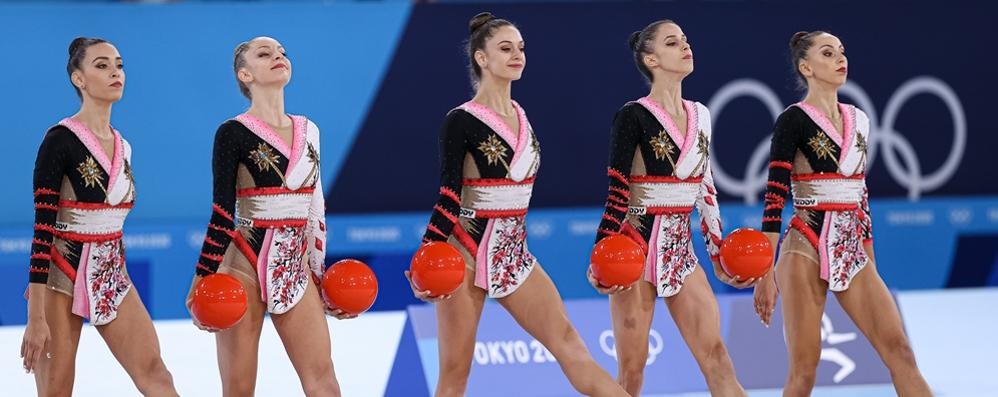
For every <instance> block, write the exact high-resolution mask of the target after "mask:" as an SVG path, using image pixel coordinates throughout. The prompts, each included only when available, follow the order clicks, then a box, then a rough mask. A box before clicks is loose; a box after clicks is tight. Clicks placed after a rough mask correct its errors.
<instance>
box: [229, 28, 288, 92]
mask: <svg viewBox="0 0 998 397" xmlns="http://www.w3.org/2000/svg"><path fill="white" fill-rule="evenodd" d="M243 58H244V60H245V64H244V66H243V67H241V68H240V69H239V70H238V71H237V72H236V77H237V78H238V79H239V81H242V82H243V84H246V86H247V87H249V88H250V91H253V90H254V89H260V88H263V87H271V88H278V89H280V88H284V86H285V85H287V84H288V82H289V81H291V60H290V59H288V57H287V55H286V53H285V51H284V46H282V45H281V43H280V42H278V41H277V40H274V39H272V38H270V37H257V38H255V39H253V40H250V43H249V48H247V49H246V52H245V53H243Z"/></svg>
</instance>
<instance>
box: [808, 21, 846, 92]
mask: <svg viewBox="0 0 998 397" xmlns="http://www.w3.org/2000/svg"><path fill="white" fill-rule="evenodd" d="M797 67H798V68H799V70H800V72H801V74H803V75H804V78H805V79H807V83H808V85H812V84H814V83H821V84H827V85H831V86H835V87H839V86H841V85H843V84H845V83H846V77H847V76H848V74H849V60H848V59H847V58H846V48H845V46H843V45H842V42H841V41H839V38H838V37H835V36H833V35H830V34H828V33H822V34H820V35H818V36H816V37H815V38H814V44H812V45H811V48H808V49H807V55H806V56H805V57H804V59H802V60H801V61H800V63H799V64H798V65H797Z"/></svg>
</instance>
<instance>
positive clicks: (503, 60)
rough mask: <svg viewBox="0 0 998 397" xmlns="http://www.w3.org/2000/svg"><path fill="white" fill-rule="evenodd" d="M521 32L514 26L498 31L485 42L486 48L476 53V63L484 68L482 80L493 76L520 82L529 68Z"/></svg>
mask: <svg viewBox="0 0 998 397" xmlns="http://www.w3.org/2000/svg"><path fill="white" fill-rule="evenodd" d="M524 50H525V47H524V44H523V37H522V36H520V30H519V29H517V28H516V27H514V26H512V25H506V26H502V27H499V28H498V29H496V31H495V33H494V34H493V35H492V37H490V38H489V39H488V40H486V41H485V48H484V49H481V50H478V51H475V62H477V63H478V66H479V67H481V68H482V78H483V79H484V78H485V77H486V76H488V75H492V77H494V78H499V79H501V80H510V81H513V80H519V79H520V76H522V75H523V69H524V68H525V67H526V66H527V53H526V52H524Z"/></svg>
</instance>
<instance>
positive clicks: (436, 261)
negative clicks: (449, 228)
mask: <svg viewBox="0 0 998 397" xmlns="http://www.w3.org/2000/svg"><path fill="white" fill-rule="evenodd" d="M464 268H465V263H464V257H462V256H461V253H460V252H458V251H457V248H454V246H452V245H450V244H448V243H445V242H442V241H434V242H431V243H429V244H426V245H424V246H422V247H420V248H419V250H417V251H416V254H415V255H413V256H412V263H410V265H409V271H410V276H411V277H412V283H413V284H415V285H416V288H418V289H420V290H423V291H429V292H430V295H431V296H440V295H450V294H452V293H454V291H457V289H458V288H460V287H461V284H462V283H464Z"/></svg>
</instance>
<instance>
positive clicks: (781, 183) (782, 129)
mask: <svg viewBox="0 0 998 397" xmlns="http://www.w3.org/2000/svg"><path fill="white" fill-rule="evenodd" d="M791 111H793V109H791V110H788V111H786V112H783V114H781V115H780V117H779V118H778V119H777V120H776V126H775V128H774V129H773V139H772V143H771V146H770V149H769V179H768V182H766V195H765V204H766V207H765V209H764V210H763V213H762V231H764V232H771V233H779V232H780V231H781V229H782V228H783V207H784V206H785V205H786V201H787V197H788V196H789V195H790V173H791V171H792V170H793V161H794V155H795V154H796V153H797V147H798V142H797V141H798V140H799V136H800V133H799V130H800V128H798V125H797V123H796V122H794V120H793V119H792V118H793V116H792V115H791Z"/></svg>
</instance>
